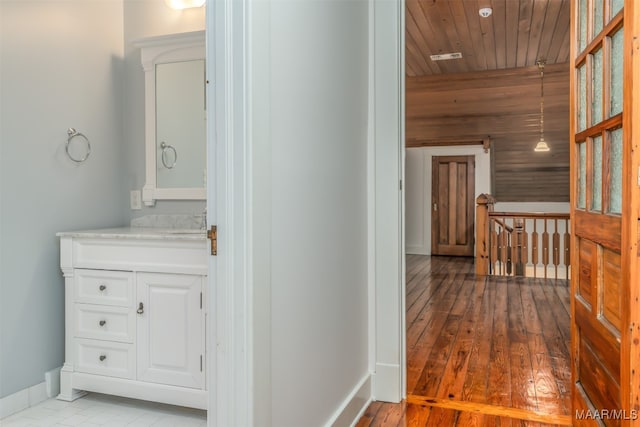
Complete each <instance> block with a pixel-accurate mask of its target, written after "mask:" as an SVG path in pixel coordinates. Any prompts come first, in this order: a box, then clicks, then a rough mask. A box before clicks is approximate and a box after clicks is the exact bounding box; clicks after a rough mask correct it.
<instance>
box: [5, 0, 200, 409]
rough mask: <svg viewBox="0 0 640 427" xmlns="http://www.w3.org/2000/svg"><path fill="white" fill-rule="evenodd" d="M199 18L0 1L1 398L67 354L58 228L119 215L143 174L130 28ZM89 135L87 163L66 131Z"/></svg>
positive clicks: (194, 207) (174, 28)
mask: <svg viewBox="0 0 640 427" xmlns="http://www.w3.org/2000/svg"><path fill="white" fill-rule="evenodd" d="M201 29H204V9H197V10H185V11H175V10H172V9H169V8H168V7H167V6H166V5H165V3H164V0H92V1H87V0H64V1H63V0H48V1H42V0H2V1H0V52H1V54H0V91H1V94H2V96H1V97H0V185H1V189H0V190H1V191H0V398H2V397H5V396H7V395H10V394H13V393H15V392H17V391H20V390H23V389H25V388H27V387H30V386H32V385H35V384H38V383H40V382H42V381H43V380H44V373H45V372H46V371H48V370H50V369H53V368H55V367H59V366H61V365H62V362H63V360H64V299H63V297H64V288H63V286H64V281H63V277H62V274H61V272H60V268H59V248H58V239H57V237H56V236H55V233H56V232H58V231H63V230H76V229H87V228H102V227H110V226H120V225H126V224H128V223H129V221H130V219H131V218H133V217H136V216H140V215H143V214H147V213H154V214H156V213H201V212H202V209H203V208H204V202H158V204H157V206H156V207H155V208H149V209H144V210H142V211H131V210H130V208H129V190H131V189H141V188H142V186H143V185H144V76H143V72H142V68H141V66H140V55H139V51H138V50H136V49H135V48H133V47H132V46H131V44H130V41H131V40H132V39H135V38H139V37H145V36H152V35H160V34H169V33H177V32H183V31H195V30H201ZM69 127H75V128H76V129H77V130H78V131H80V132H83V133H85V134H86V135H87V136H88V137H89V138H90V140H91V145H92V153H91V156H90V158H89V159H88V160H87V161H86V162H85V163H83V164H75V163H73V162H71V161H70V160H69V159H68V158H67V157H66V155H65V152H64V145H65V142H66V138H67V135H66V131H67V128H69Z"/></svg>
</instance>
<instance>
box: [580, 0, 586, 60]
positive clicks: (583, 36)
mask: <svg viewBox="0 0 640 427" xmlns="http://www.w3.org/2000/svg"><path fill="white" fill-rule="evenodd" d="M579 7H580V10H579V16H578V25H579V30H578V53H580V52H582V51H583V50H584V48H585V47H586V46H587V0H580V6H579Z"/></svg>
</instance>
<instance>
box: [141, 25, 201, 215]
mask: <svg viewBox="0 0 640 427" xmlns="http://www.w3.org/2000/svg"><path fill="white" fill-rule="evenodd" d="M134 44H135V46H137V47H139V48H140V49H141V52H140V53H141V60H142V67H143V69H144V74H145V185H144V187H143V188H142V201H143V202H144V203H145V205H147V206H153V205H154V204H155V201H156V200H205V198H206V193H205V186H206V130H205V129H206V98H205V85H206V77H205V37H204V31H195V32H190V33H181V34H170V35H165V36H157V37H149V38H145V39H141V40H137V41H136V42H134Z"/></svg>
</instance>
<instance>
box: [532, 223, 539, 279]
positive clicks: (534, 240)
mask: <svg viewBox="0 0 640 427" xmlns="http://www.w3.org/2000/svg"><path fill="white" fill-rule="evenodd" d="M538 259H539V257H538V220H537V219H535V218H534V220H533V233H531V263H532V264H533V277H534V278H535V277H537V275H538Z"/></svg>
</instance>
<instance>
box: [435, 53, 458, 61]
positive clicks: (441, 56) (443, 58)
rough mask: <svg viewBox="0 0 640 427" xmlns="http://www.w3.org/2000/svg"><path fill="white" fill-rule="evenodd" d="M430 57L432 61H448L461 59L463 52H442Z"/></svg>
mask: <svg viewBox="0 0 640 427" xmlns="http://www.w3.org/2000/svg"><path fill="white" fill-rule="evenodd" d="M429 58H431V60H432V61H446V60H449V59H460V58H462V53H461V52H453V53H441V54H439V55H431V56H430V57H429Z"/></svg>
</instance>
